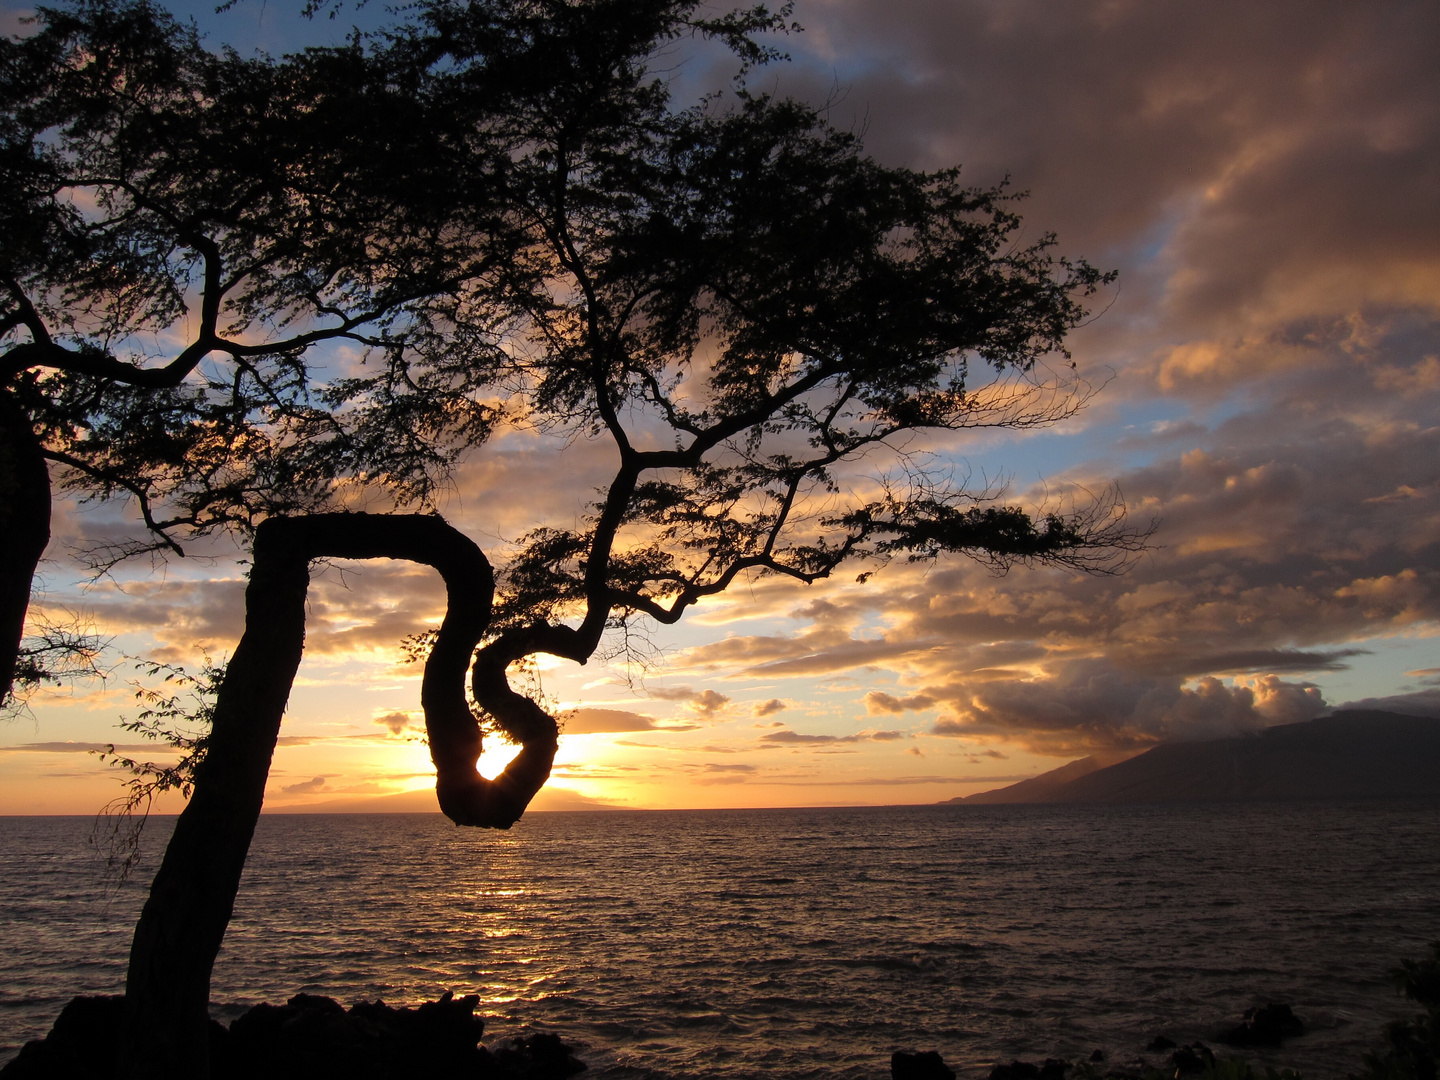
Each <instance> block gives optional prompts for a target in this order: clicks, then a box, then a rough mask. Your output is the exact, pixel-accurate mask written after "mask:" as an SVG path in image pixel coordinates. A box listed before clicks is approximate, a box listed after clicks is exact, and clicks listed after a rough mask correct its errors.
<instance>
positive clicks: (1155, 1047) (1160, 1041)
mask: <svg viewBox="0 0 1440 1080" xmlns="http://www.w3.org/2000/svg"><path fill="white" fill-rule="evenodd" d="M1174 1049H1175V1040H1174V1039H1167V1038H1166V1037H1165V1036H1164V1035H1156V1036H1155V1038H1153V1039H1151V1040H1150V1045H1149V1046H1147V1047H1145V1052H1146V1053H1147V1054H1158V1053H1161V1052H1162V1051H1165V1050H1174Z"/></svg>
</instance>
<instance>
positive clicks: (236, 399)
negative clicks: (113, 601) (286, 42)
mask: <svg viewBox="0 0 1440 1080" xmlns="http://www.w3.org/2000/svg"><path fill="white" fill-rule="evenodd" d="M37 21H38V26H37V27H36V28H35V30H34V32H33V33H30V34H28V35H27V36H24V37H22V38H20V39H17V40H11V41H0V118H3V119H0V180H3V184H4V191H5V199H4V201H3V205H0V700H3V699H4V698H5V697H6V696H7V695H8V694H9V693H10V691H11V686H12V680H13V677H14V674H15V665H16V659H17V651H18V649H19V647H20V640H21V634H22V627H23V624H24V620H25V612H26V607H27V603H28V598H29V592H30V587H31V579H32V577H33V573H34V570H35V566H36V563H37V561H38V560H39V558H40V556H41V554H42V553H43V551H44V548H45V546H46V543H47V540H48V536H49V518H50V481H49V473H48V470H47V467H46V463H47V462H48V463H49V464H50V465H51V466H53V467H55V468H57V469H58V475H59V479H60V483H61V486H62V487H63V488H67V489H69V490H71V491H73V492H75V493H76V494H77V495H79V496H80V497H82V498H109V497H112V496H116V495H119V496H124V497H126V498H131V499H133V500H134V501H135V503H136V504H137V506H138V509H139V513H140V516H141V518H142V520H143V522H144V525H145V527H146V529H147V530H148V534H147V536H146V537H145V538H142V539H140V540H136V541H132V542H124V543H120V544H116V545H109V546H106V547H102V548H100V549H98V550H94V551H92V552H91V553H90V554H91V555H92V557H93V558H94V559H95V560H96V561H97V562H98V563H99V564H100V565H102V566H103V565H109V564H110V563H112V562H113V561H114V560H116V559H118V558H123V557H125V556H128V555H133V554H137V553H141V552H144V551H152V550H153V551H160V552H171V553H174V554H181V553H183V549H182V547H181V544H182V541H184V540H186V539H187V538H194V537H197V536H201V535H204V534H206V533H209V532H213V531H215V530H217V529H231V528H237V527H238V528H239V529H240V530H241V531H248V530H249V529H251V528H253V526H254V524H256V523H257V522H258V521H260V520H263V519H264V518H265V517H267V516H270V515H273V514H277V513H291V514H293V513H298V512H308V511H314V510H317V509H322V508H325V507H329V506H333V505H334V504H335V502H336V496H337V491H336V481H337V478H341V477H352V478H353V477H355V476H357V475H361V476H363V477H364V478H365V482H366V485H367V486H368V487H369V488H370V489H372V490H373V489H376V488H381V489H385V490H387V491H388V492H389V493H390V494H391V495H393V496H394V497H395V499H396V500H397V501H398V502H401V503H404V502H410V503H419V504H421V505H424V504H425V502H426V499H427V498H428V494H429V490H430V483H431V481H432V479H433V476H434V475H435V473H436V471H437V467H443V462H439V461H437V460H436V456H437V455H440V456H443V455H444V454H445V453H446V452H447V449H446V448H447V447H458V446H463V445H466V444H468V443H469V442H473V441H478V440H480V439H483V437H484V435H485V433H486V431H487V430H488V426H489V425H490V423H491V422H492V420H493V418H494V415H493V414H494V410H493V409H492V408H491V407H490V406H488V405H486V404H485V403H483V402H480V401H478V400H476V399H475V398H474V397H473V395H470V394H467V393H457V392H454V388H453V387H451V386H449V385H445V384H444V383H443V380H444V378H445V376H444V375H443V374H442V373H441V372H440V366H441V365H439V364H434V365H432V366H431V367H430V368H429V369H427V371H426V372H425V373H424V374H423V375H422V376H420V377H419V378H416V379H412V380H409V381H405V382H399V381H396V382H392V383H391V385H389V386H387V387H385V388H383V389H382V388H378V387H376V386H375V384H374V380H369V379H366V378H365V377H363V376H361V377H357V378H354V379H351V380H349V381H348V382H340V381H336V380H333V378H332V380H331V382H330V384H328V385H326V386H321V385H319V384H318V383H317V382H316V381H315V379H314V378H313V377H312V372H311V364H312V362H313V358H314V357H315V356H316V354H317V352H318V351H319V350H320V348H321V347H322V346H327V345H328V346H334V345H337V344H348V345H351V346H355V347H359V348H362V349H387V348H396V347H400V345H399V343H404V344H403V347H405V348H409V349H411V350H415V349H420V350H423V349H424V348H425V347H426V346H425V344H424V341H423V339H425V338H427V336H428V337H429V338H430V339H431V340H432V341H433V340H434V335H435V330H436V323H437V321H440V322H443V321H444V319H445V311H446V309H447V308H448V307H450V306H452V305H454V304H455V303H457V302H461V301H462V300H463V299H464V298H466V297H467V296H468V294H469V293H471V292H472V291H475V290H481V291H483V290H484V289H486V288H487V287H489V286H490V285H491V284H493V282H491V281H490V280H489V279H490V278H493V276H494V274H495V272H496V270H497V268H498V267H500V266H501V265H503V263H504V261H505V260H504V255H505V240H504V237H503V236H502V235H500V234H499V233H498V232H496V231H495V230H497V229H502V228H503V227H504V218H503V215H501V214H499V213H497V209H496V207H495V206H494V205H492V203H491V201H490V198H491V196H492V195H498V194H499V193H500V192H501V191H502V188H501V186H499V185H497V184H495V183H494V182H493V177H492V176H491V175H490V174H491V173H493V171H494V170H495V169H497V168H502V167H503V165H504V163H505V161H506V160H507V159H506V158H505V157H504V155H503V154H502V153H501V152H500V151H499V149H498V148H497V144H496V143H495V142H494V141H493V140H491V139H490V138H489V136H488V133H487V131H488V126H487V124H486V123H485V121H484V118H483V117H475V116H470V115H467V114H465V113H464V112H463V107H464V104H465V101H466V100H476V97H475V95H469V97H468V98H467V96H466V95H463V94H455V93H448V94H445V95H444V96H445V98H446V107H445V108H437V107H435V106H434V103H433V101H432V95H433V94H435V93H436V92H437V87H436V85H435V80H430V81H428V82H427V81H426V80H425V78H424V72H423V69H422V70H420V71H419V72H417V73H416V74H417V78H413V79H412V78H407V72H406V71H404V70H402V69H400V68H397V67H395V66H390V67H387V68H384V69H382V68H380V67H377V66H376V65H375V64H374V63H373V59H372V58H371V57H368V56H366V55H365V54H364V52H363V51H362V50H361V49H360V48H359V47H358V46H355V47H351V48H339V49H330V50H314V51H312V52H310V53H307V54H305V55H304V56H302V57H297V58H294V59H291V60H288V61H286V62H282V63H277V62H273V61H270V60H267V59H243V58H241V57H239V56H238V55H236V54H235V53H233V52H218V53H215V52H211V51H209V50H207V49H206V48H205V47H204V46H203V44H202V43H201V41H200V40H199V38H198V36H197V34H196V32H195V31H194V29H193V28H186V27H182V26H180V25H178V24H177V23H175V22H174V20H173V19H171V18H170V17H169V16H168V15H166V14H165V13H164V12H163V11H161V10H160V9H158V8H156V7H154V6H153V5H151V4H149V3H146V2H143V0H142V2H126V0H114V2H112V0H81V2H79V3H77V4H75V5H74V6H73V7H69V8H63V9H50V8H42V9H40V11H39V14H38V17H37ZM461 162H463V166H464V167H463V168H459V167H457V164H458V163H461ZM442 192H443V193H444V195H445V198H444V199H441V198H440V197H439V196H440V193H442ZM453 241H459V242H453ZM475 359H476V360H477V365H476V366H478V357H477V358H475ZM325 361H328V363H329V364H330V365H332V366H333V365H334V364H335V363H336V362H337V357H336V354H335V352H334V350H333V348H332V349H331V351H330V353H329V354H328V355H326V356H325V360H324V361H322V362H325ZM391 374H392V378H393V377H394V373H391ZM361 389H366V390H369V391H372V392H373V394H374V397H375V399H376V400H377V401H382V400H383V402H384V406H385V407H384V409H383V410H377V409H373V408H372V409H366V408H364V407H363V406H357V407H356V408H353V409H350V410H349V414H348V415H347V416H346V417H345V418H344V419H343V420H342V419H341V418H340V415H339V414H340V413H343V412H345V411H346V408H347V405H348V404H349V401H348V399H347V398H346V396H345V395H346V394H347V393H349V392H352V391H359V390H361ZM28 674H29V676H30V677H31V678H34V677H36V674H37V673H36V672H33V671H31V672H29V673H28ZM41 674H43V673H41Z"/></svg>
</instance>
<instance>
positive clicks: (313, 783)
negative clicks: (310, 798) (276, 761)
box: [280, 776, 329, 795]
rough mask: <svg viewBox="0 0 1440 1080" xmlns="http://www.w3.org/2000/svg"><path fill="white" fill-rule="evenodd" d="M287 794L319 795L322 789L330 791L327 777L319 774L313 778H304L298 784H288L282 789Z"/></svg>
mask: <svg viewBox="0 0 1440 1080" xmlns="http://www.w3.org/2000/svg"><path fill="white" fill-rule="evenodd" d="M280 790H281V791H282V792H284V793H285V794H286V795H318V794H319V793H320V792H322V791H328V790H329V788H328V787H327V786H326V783H325V777H323V776H317V777H315V778H314V779H312V780H303V781H301V782H300V783H298V784H287V785H286V786H285V787H282V788H281V789H280Z"/></svg>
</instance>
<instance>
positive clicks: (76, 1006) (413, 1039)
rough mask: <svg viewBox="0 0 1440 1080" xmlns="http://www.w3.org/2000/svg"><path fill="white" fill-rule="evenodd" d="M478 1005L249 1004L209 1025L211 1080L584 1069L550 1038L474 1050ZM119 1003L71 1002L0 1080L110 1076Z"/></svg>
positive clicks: (392, 1079)
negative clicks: (225, 1022) (224, 1021)
mask: <svg viewBox="0 0 1440 1080" xmlns="http://www.w3.org/2000/svg"><path fill="white" fill-rule="evenodd" d="M479 1001H480V999H479V998H478V997H476V996H474V995H471V996H469V997H464V998H460V999H458V1000H457V999H456V998H455V997H454V996H453V995H452V994H448V993H447V994H446V995H445V996H444V997H442V998H441V999H440V1000H439V1001H427V1002H426V1003H425V1004H423V1005H420V1006H418V1007H416V1008H413V1009H407V1008H394V1007H392V1006H390V1005H386V1004H385V1003H384V1002H383V1001H376V1002H373V1003H361V1004H359V1005H355V1006H353V1007H352V1008H351V1009H349V1010H348V1011H347V1010H346V1009H345V1008H344V1006H342V1005H341V1004H340V1003H339V1002H337V1001H335V1000H334V999H333V998H328V997H320V996H318V995H312V994H296V995H295V996H294V997H292V998H291V999H290V1000H289V1001H288V1002H286V1003H285V1004H284V1005H256V1006H255V1007H254V1008H252V1009H249V1010H247V1011H246V1012H245V1013H244V1015H242V1016H240V1017H239V1018H238V1019H236V1021H235V1022H234V1023H233V1024H232V1025H231V1026H230V1029H229V1030H228V1031H227V1030H226V1029H225V1028H224V1027H222V1026H221V1025H219V1024H217V1023H216V1022H214V1021H213V1020H212V1021H211V1022H210V1061H211V1075H212V1076H213V1077H214V1080H256V1078H257V1077H265V1078H266V1080H315V1078H317V1077H322V1078H323V1077H331V1076H336V1077H345V1080H414V1078H416V1077H424V1078H425V1080H462V1078H463V1080H564V1078H565V1077H569V1076H573V1075H574V1074H575V1073H578V1072H581V1071H583V1070H584V1069H585V1064H584V1062H582V1061H579V1060H578V1059H576V1058H575V1056H574V1055H573V1054H572V1053H571V1051H570V1048H569V1047H568V1046H566V1045H565V1044H564V1043H563V1042H561V1041H560V1039H559V1038H558V1037H556V1036H554V1035H548V1034H537V1035H532V1036H530V1037H529V1038H526V1039H517V1040H515V1041H514V1042H513V1043H511V1044H510V1045H508V1046H506V1047H504V1048H502V1049H500V1050H498V1051H497V1052H496V1053H495V1054H490V1053H489V1052H488V1051H486V1050H485V1048H484V1047H482V1046H480V1045H479V1043H480V1037H481V1036H482V1035H483V1034H484V1033H485V1024H484V1022H483V1021H482V1020H481V1019H480V1018H479V1017H477V1016H476V1015H475V1006H476V1005H477V1004H479ZM124 1012H125V999H124V998H121V997H105V998H76V999H75V1000H74V1001H72V1002H70V1004H68V1005H66V1006H65V1008H64V1009H63V1010H62V1011H61V1013H60V1016H59V1017H58V1018H57V1019H56V1021H55V1025H54V1027H53V1028H51V1030H50V1034H49V1035H48V1036H46V1037H45V1038H44V1039H36V1040H34V1041H32V1042H29V1043H26V1044H25V1047H24V1048H23V1049H22V1050H21V1051H20V1054H19V1055H18V1056H17V1057H16V1058H15V1059H14V1060H13V1061H11V1062H10V1063H9V1064H8V1065H6V1066H5V1067H4V1069H0V1076H3V1077H4V1080H110V1078H111V1077H113V1076H114V1075H115V1072H116V1067H117V1065H118V1063H119V1062H118V1058H119V1046H120V1031H121V1026H122V1023H123V1020H124Z"/></svg>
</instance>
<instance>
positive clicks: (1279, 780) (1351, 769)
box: [944, 709, 1440, 806]
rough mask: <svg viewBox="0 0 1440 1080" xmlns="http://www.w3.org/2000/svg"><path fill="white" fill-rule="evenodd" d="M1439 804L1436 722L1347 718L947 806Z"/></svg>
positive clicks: (1048, 776)
mask: <svg viewBox="0 0 1440 1080" xmlns="http://www.w3.org/2000/svg"><path fill="white" fill-rule="evenodd" d="M1405 796H1411V797H1427V796H1440V718H1435V717H1428V716H1406V715H1402V714H1400V713H1391V712H1380V711H1378V710H1371V709H1363V710H1362V709H1346V710H1341V711H1339V712H1336V713H1333V714H1332V715H1330V716H1323V717H1320V718H1318V719H1315V720H1308V721H1305V722H1304V723H1299V724H1284V725H1281V726H1278V727H1272V728H1266V729H1264V730H1262V731H1259V732H1256V733H1255V734H1253V735H1241V736H1237V737H1234V738H1228V739H1213V740H1210V741H1208V742H1183V743H1181V742H1177V743H1162V744H1161V745H1159V746H1156V747H1153V748H1151V749H1150V750H1147V751H1145V752H1144V753H1142V754H1138V755H1136V756H1134V757H1130V758H1127V759H1125V760H1122V761H1119V762H1118V763H1116V762H1115V757H1114V755H1111V756H1110V757H1109V758H1108V760H1107V759H1106V758H1104V757H1102V756H1099V755H1096V756H1092V757H1087V758H1082V759H1080V760H1079V761H1072V762H1070V763H1069V764H1067V765H1062V766H1061V767H1060V768H1058V769H1052V770H1051V771H1050V772H1047V773H1042V774H1041V775H1039V776H1035V777H1032V778H1030V779H1029V780H1021V781H1020V782H1019V783H1017V784H1011V785H1010V786H1009V787H1003V788H997V789H995V790H993V791H983V792H980V793H979V794H976V795H967V796H962V797H959V798H954V799H947V800H944V801H945V803H947V804H956V803H960V804H964V805H967V806H968V805H995V804H1003V803H1046V804H1056V803H1102V804H1127V803H1128V804H1136V803H1183V802H1232V801H1233V802H1243V801H1250V800H1269V799H1347V798H1386V797H1405Z"/></svg>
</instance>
